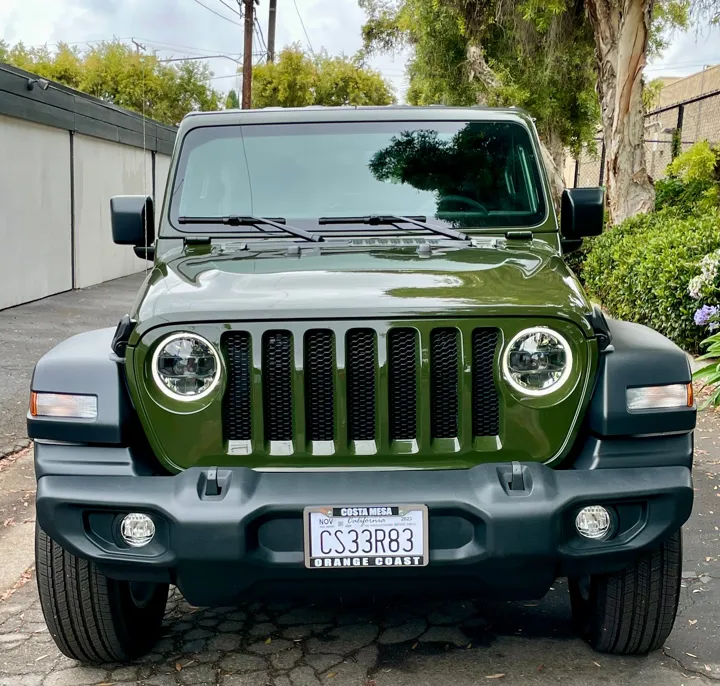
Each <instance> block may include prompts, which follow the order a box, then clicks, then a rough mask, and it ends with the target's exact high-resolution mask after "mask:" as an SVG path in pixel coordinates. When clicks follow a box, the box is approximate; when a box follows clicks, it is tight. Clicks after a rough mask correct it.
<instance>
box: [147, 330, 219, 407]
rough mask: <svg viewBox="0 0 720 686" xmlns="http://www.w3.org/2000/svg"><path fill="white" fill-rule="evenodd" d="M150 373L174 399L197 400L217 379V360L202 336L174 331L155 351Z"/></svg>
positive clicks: (163, 390)
mask: <svg viewBox="0 0 720 686" xmlns="http://www.w3.org/2000/svg"><path fill="white" fill-rule="evenodd" d="M152 373H153V378H154V379H155V383H156V384H157V385H158V388H160V390H161V391H162V392H163V393H165V395H168V396H170V397H171V398H174V399H175V400H199V399H200V398H204V397H205V396H206V395H208V394H209V393H211V392H212V390H213V389H214V388H215V386H217V384H218V382H219V381H220V359H219V358H218V354H217V352H216V351H215V348H213V346H212V345H211V343H210V342H209V341H206V340H205V339H204V338H203V337H202V336H198V335H197V334H194V333H176V334H173V335H172V336H169V337H168V338H166V339H165V340H164V341H162V343H161V344H160V345H159V346H158V347H157V350H155V354H154V355H153V360H152Z"/></svg>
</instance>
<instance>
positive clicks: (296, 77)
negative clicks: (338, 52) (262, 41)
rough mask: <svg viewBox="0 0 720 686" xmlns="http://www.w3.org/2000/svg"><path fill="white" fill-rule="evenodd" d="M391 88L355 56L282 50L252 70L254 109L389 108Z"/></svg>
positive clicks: (289, 49)
mask: <svg viewBox="0 0 720 686" xmlns="http://www.w3.org/2000/svg"><path fill="white" fill-rule="evenodd" d="M393 102H395V96H394V94H393V92H392V89H391V87H390V85H389V84H388V83H387V81H385V80H384V79H383V77H382V76H381V75H380V73H378V72H377V71H374V70H372V69H368V68H367V67H366V66H364V64H363V63H362V61H361V60H360V59H359V58H358V57H345V56H339V57H330V56H329V55H327V53H324V52H323V53H320V54H319V55H316V56H311V55H308V54H307V53H306V52H305V51H304V50H302V48H301V47H300V46H299V45H291V46H288V47H286V48H284V49H283V50H282V51H281V52H280V54H279V55H278V59H277V60H276V61H275V62H271V63H268V64H262V65H259V66H257V67H255V68H254V69H253V107H304V106H307V105H325V106H337V105H389V104H391V103H393Z"/></svg>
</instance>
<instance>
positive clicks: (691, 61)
mask: <svg viewBox="0 0 720 686" xmlns="http://www.w3.org/2000/svg"><path fill="white" fill-rule="evenodd" d="M719 46H720V26H708V27H702V28H691V29H689V30H688V31H684V32H680V33H676V34H674V35H672V36H671V45H670V47H669V48H668V49H667V50H666V51H665V53H664V54H663V55H662V56H661V57H660V58H659V59H654V60H652V61H651V62H650V64H649V65H648V67H647V68H646V74H647V76H648V77H649V78H650V79H654V78H656V77H658V76H688V75H689V74H694V73H696V72H699V71H702V69H703V67H704V66H709V65H714V64H718V63H720V47H719Z"/></svg>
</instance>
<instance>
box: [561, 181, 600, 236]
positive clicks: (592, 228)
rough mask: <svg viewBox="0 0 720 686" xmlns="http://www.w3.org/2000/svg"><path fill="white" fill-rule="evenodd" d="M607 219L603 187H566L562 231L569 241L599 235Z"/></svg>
mask: <svg viewBox="0 0 720 686" xmlns="http://www.w3.org/2000/svg"><path fill="white" fill-rule="evenodd" d="M604 221H605V191H604V190H603V189H602V188H566V189H565V190H564V191H563V194H562V201H561V203H560V232H561V233H562V237H563V238H564V239H566V240H569V241H576V240H580V239H582V238H584V237H585V236H599V235H600V234H601V233H602V230H603V223H604Z"/></svg>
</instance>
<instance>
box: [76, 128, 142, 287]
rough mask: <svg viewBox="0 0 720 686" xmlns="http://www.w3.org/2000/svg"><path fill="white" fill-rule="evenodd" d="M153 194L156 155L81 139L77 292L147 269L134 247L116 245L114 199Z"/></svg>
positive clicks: (78, 154)
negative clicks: (112, 222)
mask: <svg viewBox="0 0 720 686" xmlns="http://www.w3.org/2000/svg"><path fill="white" fill-rule="evenodd" d="M114 195H152V153H151V152H146V151H143V150H142V149H140V148H133V147H130V146H126V145H118V144H117V143H111V142H110V141H104V140H100V139H98V138H91V137H89V136H83V135H76V136H75V287H76V288H85V287H86V286H92V285H93V284H96V283H101V282H103V281H109V280H110V279H117V278H119V277H121V276H127V275H128V274H134V273H135V272H139V271H142V270H144V269H145V266H146V262H145V260H140V259H138V258H137V257H135V254H134V253H133V250H132V246H128V245H115V244H114V243H113V242H112V232H111V228H110V198H111V197H112V196H114Z"/></svg>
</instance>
